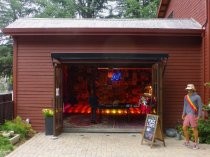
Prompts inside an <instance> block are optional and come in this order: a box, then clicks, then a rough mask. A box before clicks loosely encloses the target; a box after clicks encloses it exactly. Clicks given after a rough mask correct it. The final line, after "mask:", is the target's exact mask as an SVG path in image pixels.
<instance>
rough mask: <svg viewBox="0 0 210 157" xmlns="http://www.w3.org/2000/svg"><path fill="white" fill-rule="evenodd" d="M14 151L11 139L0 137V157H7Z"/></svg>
mask: <svg viewBox="0 0 210 157" xmlns="http://www.w3.org/2000/svg"><path fill="white" fill-rule="evenodd" d="M12 150H13V145H12V144H11V143H10V141H9V139H8V138H6V137H2V136H0V157H3V156H5V155H6V154H7V153H9V152H10V151H12Z"/></svg>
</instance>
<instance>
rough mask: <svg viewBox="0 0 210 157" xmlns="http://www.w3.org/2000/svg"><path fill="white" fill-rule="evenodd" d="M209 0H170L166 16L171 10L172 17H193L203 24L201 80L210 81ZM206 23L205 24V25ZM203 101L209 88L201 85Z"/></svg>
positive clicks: (209, 93)
mask: <svg viewBox="0 0 210 157" xmlns="http://www.w3.org/2000/svg"><path fill="white" fill-rule="evenodd" d="M209 10H210V1H209V0H171V1H170V4H169V6H168V9H167V12H166V16H165V17H168V15H170V13H171V12H172V11H173V16H174V17H173V18H193V19H195V20H196V21H198V22H199V23H200V24H201V25H203V26H204V29H205V33H204V34H203V48H202V54H203V55H202V56H203V69H204V71H203V75H202V76H203V82H209V81H210V62H209V60H210V40H209V38H210V27H209V22H210V11H209ZM205 24H206V25H205ZM202 93H203V102H204V103H205V104H206V103H208V100H209V98H210V90H209V89H208V88H205V87H203V90H202Z"/></svg>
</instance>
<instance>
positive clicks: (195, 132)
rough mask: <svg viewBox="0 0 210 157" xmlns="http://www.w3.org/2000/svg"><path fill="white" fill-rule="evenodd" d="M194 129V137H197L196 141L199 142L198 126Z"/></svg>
mask: <svg viewBox="0 0 210 157" xmlns="http://www.w3.org/2000/svg"><path fill="white" fill-rule="evenodd" d="M192 130H193V134H194V139H195V143H198V128H197V127H195V128H192Z"/></svg>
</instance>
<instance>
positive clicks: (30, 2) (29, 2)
mask: <svg viewBox="0 0 210 157" xmlns="http://www.w3.org/2000/svg"><path fill="white" fill-rule="evenodd" d="M34 2H35V0H1V1H0V17H1V18H0V28H1V29H2V28H4V27H5V26H7V25H8V24H10V23H12V22H13V21H15V20H16V19H18V18H21V17H32V16H34V15H35V14H36V13H37V9H36V8H37V6H36V5H35V3H34ZM11 74H12V40H11V38H9V37H8V36H4V35H3V34H2V32H1V31H0V76H2V77H5V76H6V77H9V78H11Z"/></svg>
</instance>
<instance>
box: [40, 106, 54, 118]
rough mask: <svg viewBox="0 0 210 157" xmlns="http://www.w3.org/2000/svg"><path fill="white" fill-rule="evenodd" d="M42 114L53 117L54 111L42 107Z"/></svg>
mask: <svg viewBox="0 0 210 157" xmlns="http://www.w3.org/2000/svg"><path fill="white" fill-rule="evenodd" d="M42 114H43V115H44V116H45V117H53V115H54V111H53V109H50V108H44V109H42Z"/></svg>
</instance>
